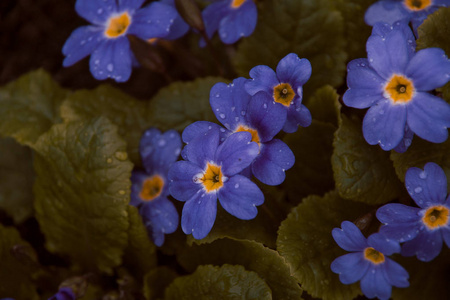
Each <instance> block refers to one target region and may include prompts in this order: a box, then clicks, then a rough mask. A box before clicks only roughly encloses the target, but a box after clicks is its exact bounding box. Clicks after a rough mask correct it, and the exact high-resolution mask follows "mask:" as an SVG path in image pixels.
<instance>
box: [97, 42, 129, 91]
mask: <svg viewBox="0 0 450 300" xmlns="http://www.w3.org/2000/svg"><path fill="white" fill-rule="evenodd" d="M89 67H90V70H91V73H92V75H93V76H94V78H95V79H98V80H104V79H107V78H112V79H114V80H115V81H117V82H124V81H127V80H128V79H129V78H130V75H131V49H130V42H129V41H128V39H127V38H126V37H125V36H122V37H118V38H116V39H108V40H105V41H104V42H103V43H101V44H100V45H99V47H97V48H96V49H95V50H94V52H92V55H91V59H90V61H89Z"/></svg>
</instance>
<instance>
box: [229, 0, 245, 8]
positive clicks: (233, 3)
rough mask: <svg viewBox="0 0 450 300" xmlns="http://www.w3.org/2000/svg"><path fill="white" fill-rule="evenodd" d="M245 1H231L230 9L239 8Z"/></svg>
mask: <svg viewBox="0 0 450 300" xmlns="http://www.w3.org/2000/svg"><path fill="white" fill-rule="evenodd" d="M244 2H245V0H233V1H232V2H231V7H232V8H239V7H240V6H241V5H242V4H244Z"/></svg>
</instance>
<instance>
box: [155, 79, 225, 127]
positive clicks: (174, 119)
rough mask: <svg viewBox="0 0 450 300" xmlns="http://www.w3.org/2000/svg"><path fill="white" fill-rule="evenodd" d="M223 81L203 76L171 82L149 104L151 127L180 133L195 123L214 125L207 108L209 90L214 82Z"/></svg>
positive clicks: (210, 111)
mask: <svg viewBox="0 0 450 300" xmlns="http://www.w3.org/2000/svg"><path fill="white" fill-rule="evenodd" d="M225 81H227V80H225V79H223V78H218V77H206V78H199V79H197V80H195V81H192V82H175V83H172V84H171V85H169V86H167V87H164V88H162V89H161V90H160V91H159V92H158V94H156V95H155V97H153V99H152V100H151V102H150V106H149V114H150V115H149V118H150V119H151V123H152V125H153V126H156V127H158V128H160V129H161V130H164V131H165V130H168V129H176V130H179V131H182V130H183V129H184V128H185V127H186V126H187V125H190V124H191V123H193V122H195V121H211V122H215V121H216V118H215V116H214V114H213V112H212V110H211V106H210V105H209V91H210V90H211V88H212V86H213V85H214V84H216V83H217V82H225Z"/></svg>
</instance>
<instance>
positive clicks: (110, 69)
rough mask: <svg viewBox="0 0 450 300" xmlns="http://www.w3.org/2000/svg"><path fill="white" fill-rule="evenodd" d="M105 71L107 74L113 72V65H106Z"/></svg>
mask: <svg viewBox="0 0 450 300" xmlns="http://www.w3.org/2000/svg"><path fill="white" fill-rule="evenodd" d="M106 69H107V70H108V72H112V71H113V70H114V66H113V64H108V65H107V66H106Z"/></svg>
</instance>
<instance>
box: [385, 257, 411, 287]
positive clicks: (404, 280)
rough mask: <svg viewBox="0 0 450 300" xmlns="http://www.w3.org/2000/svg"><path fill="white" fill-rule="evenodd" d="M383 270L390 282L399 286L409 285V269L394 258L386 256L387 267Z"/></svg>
mask: <svg viewBox="0 0 450 300" xmlns="http://www.w3.org/2000/svg"><path fill="white" fill-rule="evenodd" d="M382 270H383V272H384V277H386V278H387V280H388V282H389V284H391V285H393V286H396V287H399V288H405V287H408V286H409V282H408V278H409V274H408V271H406V270H405V268H403V267H402V266H401V265H400V264H398V263H396V262H395V261H393V260H392V259H390V258H386V261H385V267H384V268H383V269H382Z"/></svg>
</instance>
